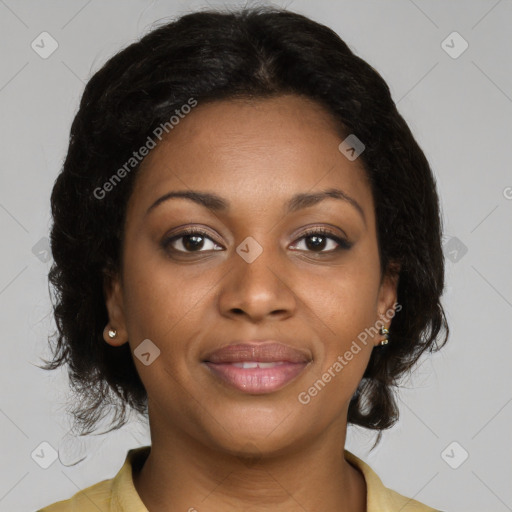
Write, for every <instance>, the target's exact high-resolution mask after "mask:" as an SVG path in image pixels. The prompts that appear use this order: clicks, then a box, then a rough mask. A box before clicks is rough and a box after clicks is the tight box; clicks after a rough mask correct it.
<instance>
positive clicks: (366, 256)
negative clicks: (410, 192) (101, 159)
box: [104, 95, 397, 512]
mask: <svg viewBox="0 0 512 512" xmlns="http://www.w3.org/2000/svg"><path fill="white" fill-rule="evenodd" d="M344 138H345V136H344V135H343V134H342V133H341V132H340V131H339V129H338V127H337V125H336V124H335V123H334V120H333V119H332V118H331V117H330V115H329V113H328V112H327V111H325V110H324V109H323V108H322V107H321V106H320V105H318V104H316V103H315V102H313V101H311V100H308V99H304V98H302V97H298V96H294V95H283V96H279V97H274V98H271V99H268V98H267V99H257V100H240V99H238V100H230V101H222V102H213V103H205V104H199V105H198V106H197V107H196V108H195V109H194V110H193V112H192V113H190V114H189V115H188V116H186V117H185V119H183V120H181V121H180V123H179V125H177V126H176V127H175V128H174V129H173V131H172V132H170V134H169V135H168V137H167V139H164V140H163V141H162V143H160V144H159V145H158V146H157V147H156V148H155V149H154V150H152V151H151V153H150V154H149V155H148V157H147V158H146V159H145V161H144V162H143V166H142V168H141V170H140V173H139V175H138V176H137V180H136V183H135V187H134V191H133V194H132V196H131V198H130V200H129V203H128V209H127V215H126V223H125V239H124V246H123V265H122V271H121V273H120V275H119V276H118V277H116V278H114V279H113V280H112V281H111V282H110V283H109V284H108V285H107V286H106V297H107V299H106V304H107V309H108V313H109V320H110V323H109V325H108V326H107V328H106V330H105V335H104V337H105V341H106V342H107V343H110V344H112V345H116V346H119V345H122V344H124V343H129V344H130V347H131V350H132V352H133V351H134V350H135V349H136V348H137V346H139V344H140V343H141V342H142V341H143V340H145V339H147V338H149V339H150V340H151V341H152V342H153V343H154V344H155V345H156V346H157V347H158V348H159V349H160V351H161V352H160V355H159V356H158V357H157V358H156V359H155V360H154V361H153V362H152V363H151V364H150V365H148V366H146V365H144V364H143V363H142V362H141V361H140V360H139V359H138V358H137V357H134V361H135V364H136V367H137V370H138V372H139V375H140V377H141V379H142V382H143V384H144V386H145V388H146V390H147V394H148V405H149V422H150V431H151V439H152V450H151V453H150V455H149V457H148V459H147V461H146V463H145V464H144V466H143V468H142V470H141V471H140V472H135V474H134V484H135V487H136V489H137V492H138V493H139V495H140V496H141V499H142V501H143V502H144V504H145V505H146V507H147V508H148V510H150V511H152V510H159V511H160V510H163V511H170V512H174V511H178V510H179V511H183V510H189V509H190V508H192V507H194V508H195V509H196V510H197V511H198V512H201V511H202V510H208V511H209V512H210V511H211V512H216V511H219V512H220V511H222V512H230V511H239V510H250V511H254V512H256V511H258V512H259V511H264V510H265V511H268V510H279V511H283V512H288V511H297V510H301V511H302V510H323V511H327V512H329V511H332V512H334V511H336V512H340V511H341V512H343V511H347V512H348V511H351V512H356V511H357V512H362V511H365V510H366V484H365V481H364V477H363V476H362V474H361V473H360V472H359V471H358V470H357V469H356V468H354V467H353V466H352V465H350V464H349V463H348V462H347V461H346V460H345V459H344V456H343V449H344V445H345V438H346V428H347V411H348V405H349V401H350V398H351V397H352V395H353V393H354V392H355V390H356V388H357V386H358V384H359V382H360V380H361V378H362V375H363V373H364V370H365V368H366V366H367V363H368V360H369V358H370V355H371V352H372V350H379V349H378V348H374V347H375V346H376V345H378V343H379V342H380V341H381V339H382V336H381V335H376V336H375V337H370V338H369V342H368V343H367V345H363V344H360V346H361V351H360V352H359V353H358V354H357V355H355V356H354V357H353V359H352V360H351V361H350V362H349V363H348V364H347V365H346V366H345V367H344V368H343V370H342V371H340V372H338V373H337V374H336V377H335V378H332V380H331V382H329V383H328V384H327V385H326V386H325V387H324V388H323V389H322V390H321V391H320V392H319V393H318V394H317V395H316V396H315V397H314V398H312V399H311V401H310V403H309V404H307V405H304V404H301V403H300V402H299V400H298V395H299V393H301V392H304V391H307V390H308V388H310V387H311V386H312V384H313V383H314V382H315V381H316V380H317V379H319V378H321V376H322V374H323V373H324V372H326V371H327V370H328V369H329V368H330V367H332V365H333V363H334V362H335V361H336V360H337V358H338V356H339V355H343V354H344V353H345V352H346V351H347V350H348V349H349V348H350V346H351V344H352V342H353V340H356V339H357V336H358V334H359V333H361V332H362V331H364V329H365V328H368V327H370V326H373V325H375V323H376V321H378V320H379V319H384V320H386V322H385V324H386V326H388V327H389V320H387V319H386V317H385V316H384V315H385V313H386V312H389V311H393V306H394V304H395V303H396V298H397V297H396V287H397V282H396V279H393V278H392V277H391V276H390V275H388V274H386V275H384V276H382V275H381V271H380V264H379V249H378V244H377V234H376V219H375V213H374V202H373V198H372V194H371V190H370V187H369V184H368V180H367V177H366V174H365V171H364V168H363V166H362V163H361V161H360V159H356V160H355V161H349V160H348V159H347V158H346V157H345V156H344V155H343V154H342V153H341V152H340V151H339V150H338V145H339V144H340V142H341V141H342V140H343V139H344ZM331 188H337V189H341V190H343V191H344V193H345V194H346V195H348V196H350V197H351V198H352V199H353V200H355V201H357V203H358V204H359V206H360V208H361V210H362V212H363V213H361V212H360V211H358V209H357V208H356V207H354V205H353V204H351V203H350V202H349V201H346V200H340V199H334V198H327V199H324V200H323V201H320V202H318V203H316V204H314V205H310V206H308V207H305V208H302V209H299V210H297V211H294V212H291V213H287V211H286V209H285V205H286V203H287V202H288V200H289V199H290V198H291V197H292V196H294V195H295V194H299V193H312V192H320V191H323V190H326V189H331ZM178 190H195V191H201V192H209V193H213V194H217V195H219V196H221V197H222V198H223V199H224V200H225V201H226V202H229V205H230V206H229V208H228V209H227V210H226V211H220V210H219V211H215V210H213V209H212V208H206V207H205V206H203V205H200V204H197V203H195V202H193V201H191V200H189V199H185V198H173V199H169V200H167V201H163V202H161V203H160V204H159V205H158V206H156V207H154V208H153V209H151V210H150V211H149V213H146V212H147V210H148V208H149V207H150V206H151V205H152V204H153V203H154V202H155V201H156V200H158V199H159V198H160V197H161V196H164V195H165V194H167V193H168V192H172V191H178ZM363 215H364V217H363ZM186 227H200V228H202V229H204V230H205V231H206V232H207V237H209V238H204V239H200V240H199V241H200V242H201V240H203V242H204V243H203V245H202V246H201V244H199V248H197V246H196V249H195V250H194V246H193V245H192V250H190V247H191V244H190V237H189V238H188V239H187V238H185V239H184V238H181V239H179V238H178V239H175V241H174V242H173V243H172V244H171V245H168V246H167V248H164V247H162V241H163V240H164V239H166V236H167V237H169V235H172V236H175V235H178V234H179V233H180V231H183V228H186ZM318 227H323V228H326V229H328V230H329V231H330V232H332V234H333V235H334V236H338V237H341V238H345V237H346V238H348V240H349V242H350V243H351V244H352V246H351V248H350V249H340V250H333V249H336V248H337V247H338V244H337V242H335V241H334V240H332V239H330V238H321V239H320V240H318V239H315V240H316V241H317V242H320V243H319V246H318V245H316V246H315V245H314V244H311V242H312V238H311V234H310V235H309V237H304V232H305V231H306V230H309V229H310V228H318ZM248 236H250V237H252V238H254V239H255V240H256V241H257V242H258V244H259V245H260V246H261V247H262V249H263V252H262V253H261V255H260V256H259V257H258V258H256V260H254V261H253V262H252V263H248V262H247V261H245V260H244V259H243V258H242V257H241V256H240V255H239V254H238V253H237V252H236V248H237V247H238V246H239V245H240V244H241V242H242V241H244V240H245V239H246V237H248ZM319 236H320V237H323V236H324V235H319ZM210 239H211V240H210ZM185 241H188V242H189V243H188V245H183V242H185ZM308 241H309V244H307V242H308ZM313 241H314V240H313ZM187 247H188V249H189V252H186V250H187ZM215 248H220V250H214V249H215ZM180 250H181V251H182V252H179V251H180ZM109 327H114V328H115V329H117V331H118V335H117V337H116V338H115V339H114V340H112V339H110V338H109V337H108V335H107V329H108V328H109ZM255 339H259V340H265V339H273V340H277V341H282V342H283V343H286V344H288V345H291V346H292V347H296V348H300V349H302V350H304V351H306V352H307V353H308V354H310V355H311V358H312V361H311V362H310V363H309V365H308V366H307V367H306V369H305V370H304V371H303V372H302V373H301V374H300V375H298V376H297V377H296V378H295V379H294V380H292V381H291V382H289V383H288V384H287V385H286V386H285V387H283V388H281V389H280V390H278V391H275V392H272V393H269V394H259V395H254V394H246V393H243V392H241V391H238V390H236V389H232V388H230V387H229V386H227V385H226V384H224V383H223V382H221V381H219V380H218V379H217V378H216V377H215V376H213V375H212V374H211V373H210V372H209V371H208V368H206V367H205V365H204V364H203V363H202V360H203V357H204V356H205V354H206V353H207V352H208V351H212V350H214V349H216V348H219V347H222V346H225V345H228V344H230V343H232V342H234V341H235V340H255ZM306 475H307V477H306Z"/></svg>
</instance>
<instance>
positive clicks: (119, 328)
mask: <svg viewBox="0 0 512 512" xmlns="http://www.w3.org/2000/svg"><path fill="white" fill-rule="evenodd" d="M103 290H104V297H105V306H106V308H107V313H108V318H109V323H108V324H107V325H106V326H105V328H104V329H103V339H104V340H105V341H106V342H107V343H108V344H109V345H112V346H114V347H119V346H121V345H124V344H125V343H126V342H127V341H128V333H127V331H126V322H125V315H124V303H123V290H122V286H121V282H120V279H119V278H118V276H117V275H112V274H105V275H104V280H103Z"/></svg>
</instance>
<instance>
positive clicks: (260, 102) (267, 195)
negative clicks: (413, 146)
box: [132, 95, 372, 208]
mask: <svg viewBox="0 0 512 512" xmlns="http://www.w3.org/2000/svg"><path fill="white" fill-rule="evenodd" d="M345 137H346V134H345V133H343V131H342V129H341V125H340V124H339V123H336V121H335V120H334V118H333V117H332V116H331V115H330V113H329V112H328V111H327V110H326V109H325V108H324V107H323V106H322V105H320V104H318V103H317V102H314V101H312V100H310V99H306V98H303V97H300V96H296V95H283V96H279V97H273V98H264V99H261V98H258V99H230V100H224V101H215V102H209V103H205V104H200V103H199V104H198V106H196V107H195V108H194V109H193V110H192V112H191V113H190V114H188V115H186V116H184V117H183V118H182V119H181V120H180V122H179V124H178V125H176V126H175V127H174V128H173V130H172V131H171V132H170V133H169V134H168V135H167V136H166V137H165V138H164V139H163V140H162V141H161V142H160V143H159V144H158V145H157V147H156V148H155V149H153V150H152V151H151V152H150V153H149V155H148V156H147V157H146V159H145V160H144V162H143V163H142V166H141V169H140V170H139V174H138V176H137V180H136V187H135V189H134V194H133V195H134V196H135V197H133V198H132V203H134V204H132V207H143V206H144V205H146V204H147V203H148V201H151V199H152V198H153V199H154V198H155V196H157V195H158V194H165V193H166V192H168V191H170V190H173V189H175V190H186V189H200V190H209V191H216V192H217V193H218V194H220V195H224V196H226V195H231V196H233V200H235V201H236V200H240V201H242V200H243V198H244V197H245V198H248V199H250V200H251V203H252V204H253V205H254V206H257V203H258V201H261V203H262V204H261V205H260V206H262V205H263V203H264V204H265V205H266V207H267V208H268V207H271V206H272V204H273V203H274V202H275V204H276V205H278V204H282V202H283V201H284V199H285V197H288V196H291V195H293V194H295V193H299V192H305V191H312V190H315V189H320V188H322V189H325V188H329V187H339V188H343V190H345V191H346V192H349V193H350V194H351V195H355V196H357V197H358V201H360V202H363V203H367V206H368V207H371V204H370V203H371V202H372V198H371V193H370V190H369V185H368V180H367V176H366V171H365V169H364V167H363V164H362V162H361V160H355V161H350V160H348V159H347V158H346V157H345V156H344V155H343V154H342V153H341V152H340V151H339V149H338V146H339V144H340V143H341V142H342V141H343V140H344V138H345Z"/></svg>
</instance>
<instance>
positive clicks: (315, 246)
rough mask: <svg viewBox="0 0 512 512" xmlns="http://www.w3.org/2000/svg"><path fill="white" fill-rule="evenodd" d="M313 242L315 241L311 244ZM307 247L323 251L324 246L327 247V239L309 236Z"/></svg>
mask: <svg viewBox="0 0 512 512" xmlns="http://www.w3.org/2000/svg"><path fill="white" fill-rule="evenodd" d="M311 240H314V241H313V242H312V243H311V242H309V241H311ZM306 245H307V247H308V249H318V248H320V249H323V246H324V245H325V237H323V236H309V237H308V238H307V239H306Z"/></svg>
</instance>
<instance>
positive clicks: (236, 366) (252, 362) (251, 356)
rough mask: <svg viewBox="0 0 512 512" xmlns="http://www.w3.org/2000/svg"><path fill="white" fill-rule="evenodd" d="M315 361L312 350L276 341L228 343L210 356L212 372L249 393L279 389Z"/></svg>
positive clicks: (208, 363) (223, 380)
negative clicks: (303, 349) (307, 350)
mask: <svg viewBox="0 0 512 512" xmlns="http://www.w3.org/2000/svg"><path fill="white" fill-rule="evenodd" d="M311 361H312V358H311V356H310V355H309V354H307V353H306V352H304V351H302V350H298V349H295V348H292V347H290V346H288V345H283V344H281V343H276V342H246V343H237V344H233V345H228V346H227V347H223V348H221V349H218V350H216V351H214V352H212V353H210V354H208V355H207V356H206V358H205V359H204V361H203V363H204V364H205V365H206V366H207V367H208V368H209V370H210V372H211V374H212V375H213V376H214V377H216V378H217V379H220V380H221V381H222V382H224V383H226V384H228V385H229V386H230V387H232V388H235V389H238V390H239V391H242V392H244V393H249V394H266V393H272V392H274V391H277V390H279V389H281V388H283V387H284V386H286V385H287V384H289V383H290V382H291V381H292V380H294V379H295V378H296V377H298V376H299V375H300V374H301V373H302V372H303V371H304V370H305V368H306V367H307V366H308V365H309V363H310V362H311Z"/></svg>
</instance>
